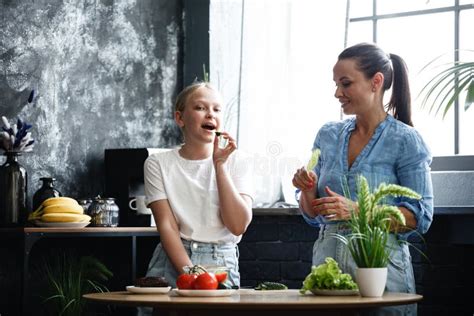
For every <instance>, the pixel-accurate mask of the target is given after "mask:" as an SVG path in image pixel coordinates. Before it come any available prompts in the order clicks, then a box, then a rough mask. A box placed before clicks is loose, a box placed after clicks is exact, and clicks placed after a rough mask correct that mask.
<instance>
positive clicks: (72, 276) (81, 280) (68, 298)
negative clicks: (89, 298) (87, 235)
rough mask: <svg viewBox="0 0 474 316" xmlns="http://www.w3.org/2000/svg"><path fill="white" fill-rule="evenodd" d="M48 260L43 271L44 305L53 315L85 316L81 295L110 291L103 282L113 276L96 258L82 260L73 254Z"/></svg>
mask: <svg viewBox="0 0 474 316" xmlns="http://www.w3.org/2000/svg"><path fill="white" fill-rule="evenodd" d="M48 257H49V258H50V259H49V260H46V258H45V261H44V265H43V268H42V269H41V270H42V272H43V273H42V275H43V276H44V277H45V278H46V279H45V285H46V286H45V289H46V291H45V292H44V293H43V295H45V297H44V301H43V302H44V303H45V304H46V306H47V308H48V309H49V312H50V314H51V315H63V316H76V315H84V314H85V309H86V305H85V301H84V299H83V298H82V295H84V294H86V293H91V292H105V291H108V289H107V287H106V286H105V285H104V284H103V282H106V281H107V280H109V279H110V278H111V277H112V275H113V274H112V272H111V271H110V270H109V269H108V268H107V267H106V266H105V265H104V264H103V263H102V262H100V261H99V260H98V259H97V258H95V257H92V256H81V257H79V256H78V255H76V254H74V253H72V252H64V253H62V254H61V255H59V256H53V255H51V256H48Z"/></svg>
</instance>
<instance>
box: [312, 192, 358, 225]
mask: <svg viewBox="0 0 474 316" xmlns="http://www.w3.org/2000/svg"><path fill="white" fill-rule="evenodd" d="M325 191H326V194H327V196H326V197H323V198H319V199H314V200H313V201H312V202H311V207H312V210H313V212H314V213H316V214H319V215H321V216H324V217H325V218H326V219H328V220H347V219H349V218H350V217H351V212H352V211H355V212H358V210H359V209H358V206H357V203H356V202H354V201H351V200H349V199H347V198H345V197H344V196H342V195H340V194H337V193H336V192H334V191H332V190H331V189H329V187H326V188H325Z"/></svg>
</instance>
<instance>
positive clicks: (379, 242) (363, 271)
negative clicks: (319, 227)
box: [334, 176, 421, 296]
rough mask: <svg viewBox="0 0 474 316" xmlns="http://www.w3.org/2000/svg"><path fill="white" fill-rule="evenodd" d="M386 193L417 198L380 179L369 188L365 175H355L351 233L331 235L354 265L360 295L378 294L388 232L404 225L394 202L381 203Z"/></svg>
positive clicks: (383, 279) (381, 287)
mask: <svg viewBox="0 0 474 316" xmlns="http://www.w3.org/2000/svg"><path fill="white" fill-rule="evenodd" d="M388 196H394V197H401V196H404V197H409V198H412V199H421V196H420V195H419V194H418V193H416V192H414V191H413V190H411V189H409V188H406V187H403V186H399V185H396V184H385V183H381V184H380V185H379V187H378V188H377V189H375V190H374V191H373V192H370V188H369V184H368V182H367V179H366V178H365V177H364V176H359V178H358V196H357V203H358V211H357V212H356V211H352V212H351V217H350V219H349V226H350V228H351V233H350V234H348V235H340V234H335V235H334V237H336V238H338V239H339V240H341V241H342V242H343V243H344V244H345V245H346V246H347V248H348V250H349V252H350V254H351V255H352V258H353V259H354V261H355V263H356V265H357V267H358V268H357V270H356V275H355V277H356V282H357V285H358V286H359V291H360V293H361V295H362V296H382V294H383V291H384V288H385V283H386V281H387V264H388V259H389V257H390V253H391V251H392V249H391V247H390V244H389V236H390V234H391V231H393V230H394V229H396V228H397V227H395V226H398V225H400V226H405V217H404V216H403V214H402V212H401V211H400V210H399V209H398V208H397V207H396V206H394V205H387V204H383V203H382V201H383V200H384V198H385V197H388ZM374 282H376V284H374Z"/></svg>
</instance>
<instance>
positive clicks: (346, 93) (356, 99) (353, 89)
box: [333, 59, 378, 115]
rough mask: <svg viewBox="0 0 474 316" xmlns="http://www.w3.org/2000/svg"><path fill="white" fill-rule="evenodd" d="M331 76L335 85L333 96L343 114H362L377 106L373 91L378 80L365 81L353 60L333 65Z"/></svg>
mask: <svg viewBox="0 0 474 316" xmlns="http://www.w3.org/2000/svg"><path fill="white" fill-rule="evenodd" d="M333 74H334V77H333V79H334V82H335V83H336V91H335V93H334V96H335V97H336V98H337V99H338V100H339V102H340V103H341V107H342V110H343V111H344V114H346V115H351V114H356V115H359V114H363V113H365V112H366V111H370V110H372V109H373V108H374V106H376V105H377V104H376V102H375V101H376V98H375V95H376V93H375V91H376V90H377V85H376V81H377V80H378V79H366V78H365V76H364V74H363V73H362V72H361V71H359V70H358V69H357V66H356V61H355V60H353V59H343V60H339V61H338V62H337V63H336V65H334V68H333ZM376 76H377V75H376ZM376 76H374V78H375V77H376ZM374 80H375V81H374Z"/></svg>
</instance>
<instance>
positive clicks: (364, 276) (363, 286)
mask: <svg viewBox="0 0 474 316" xmlns="http://www.w3.org/2000/svg"><path fill="white" fill-rule="evenodd" d="M356 282H357V286H359V292H360V295H362V296H366V297H380V296H382V295H383V292H384V290H385V284H386V283H387V268H357V269H356Z"/></svg>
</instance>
